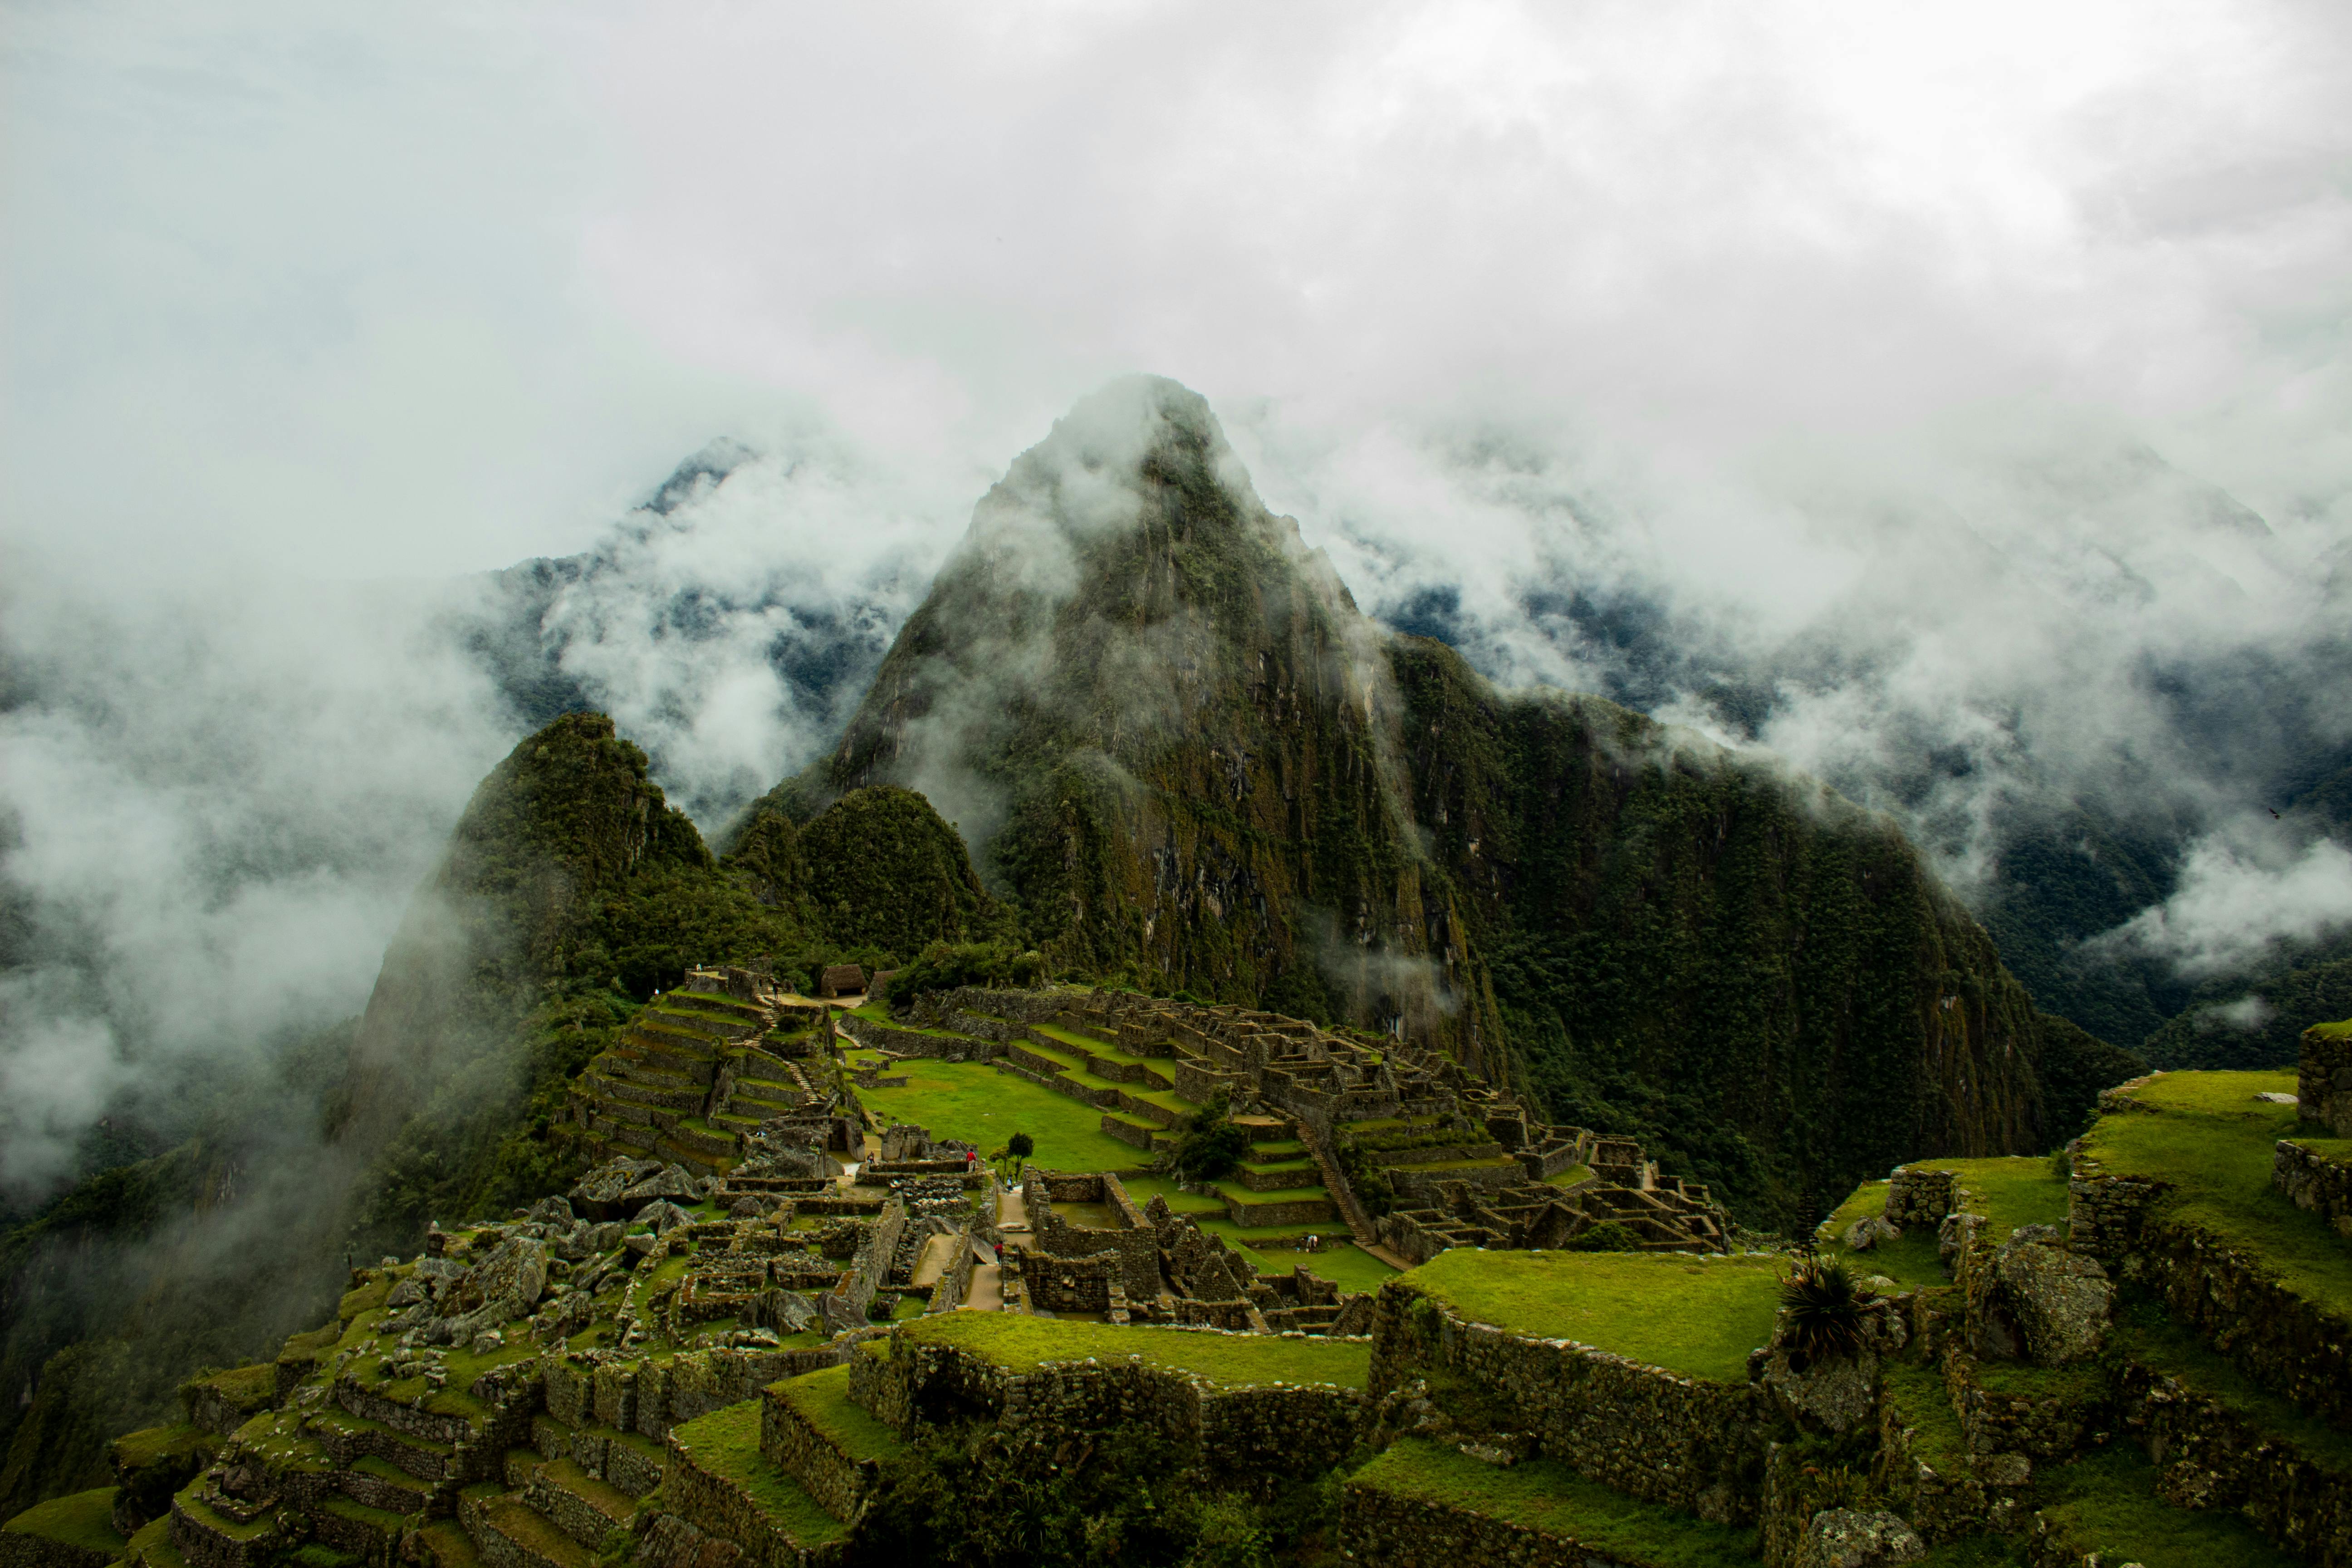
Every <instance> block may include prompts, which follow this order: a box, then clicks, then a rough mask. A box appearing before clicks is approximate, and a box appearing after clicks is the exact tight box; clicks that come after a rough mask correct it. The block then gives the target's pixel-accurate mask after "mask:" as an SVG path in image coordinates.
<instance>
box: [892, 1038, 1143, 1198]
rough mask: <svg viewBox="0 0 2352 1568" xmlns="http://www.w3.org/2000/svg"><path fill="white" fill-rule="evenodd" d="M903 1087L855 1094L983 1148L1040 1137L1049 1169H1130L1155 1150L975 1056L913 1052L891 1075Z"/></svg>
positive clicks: (1090, 1111)
mask: <svg viewBox="0 0 2352 1568" xmlns="http://www.w3.org/2000/svg"><path fill="white" fill-rule="evenodd" d="M900 1072H903V1073H905V1074H906V1075H907V1086H906V1087H905V1088H904V1089H859V1090H858V1091H857V1098H858V1099H859V1100H861V1101H862V1102H863V1103H864V1104H865V1106H866V1109H867V1110H871V1111H873V1112H874V1113H875V1114H876V1115H877V1116H879V1117H881V1118H882V1119H883V1120H884V1121H911V1122H913V1123H914V1124H915V1125H917V1126H919V1127H928V1128H929V1129H930V1132H931V1136H932V1137H934V1138H961V1139H964V1140H966V1141H967V1142H972V1143H976V1144H978V1145H979V1146H980V1149H981V1152H982V1153H986V1152H988V1151H989V1150H992V1149H999V1148H1002V1147H1003V1145H1004V1141H1005V1140H1006V1139H1007V1138H1010V1137H1011V1136H1012V1135H1013V1133H1015V1132H1026V1133H1028V1134H1029V1135H1030V1137H1032V1138H1034V1139H1035V1140H1036V1141H1037V1152H1036V1153H1034V1155H1032V1156H1031V1159H1032V1160H1034V1162H1035V1163H1037V1164H1038V1165H1040V1166H1043V1167H1044V1168H1045V1169H1046V1170H1051V1171H1127V1170H1133V1169H1135V1168H1137V1167H1138V1166H1140V1165H1143V1164H1145V1163H1148V1162H1149V1160H1150V1156H1149V1155H1147V1154H1145V1153H1144V1152H1143V1151H1142V1150H1140V1149H1138V1148H1136V1147H1134V1146H1133V1145H1132V1144H1128V1143H1122V1142H1119V1141H1118V1139H1116V1138H1113V1137H1111V1136H1110V1135H1109V1134H1108V1133H1106V1132H1105V1131H1103V1130H1102V1112H1101V1111H1099V1110H1096V1109H1095V1108H1094V1107H1093V1106H1091V1105H1083V1104H1081V1103H1079V1102H1078V1101H1077V1100H1072V1099H1071V1098H1069V1096H1067V1095H1064V1094H1056V1093H1055V1092H1054V1091H1053V1090H1052V1089H1044V1088H1041V1087H1039V1086H1038V1085H1036V1084H1034V1083H1031V1082H1030V1081H1029V1080H1028V1079H1021V1078H1015V1077H1013V1075H1012V1074H1011V1073H1005V1072H998V1071H997V1070H996V1069H995V1068H991V1067H987V1066H983V1065H982V1064H980V1063H976V1062H940V1061H930V1060H927V1059H924V1058H908V1060H906V1061H904V1062H902V1063H900V1064H899V1065H898V1068H896V1069H894V1071H893V1072H892V1074H891V1076H892V1077H894V1078H895V1077H897V1076H898V1073H900Z"/></svg>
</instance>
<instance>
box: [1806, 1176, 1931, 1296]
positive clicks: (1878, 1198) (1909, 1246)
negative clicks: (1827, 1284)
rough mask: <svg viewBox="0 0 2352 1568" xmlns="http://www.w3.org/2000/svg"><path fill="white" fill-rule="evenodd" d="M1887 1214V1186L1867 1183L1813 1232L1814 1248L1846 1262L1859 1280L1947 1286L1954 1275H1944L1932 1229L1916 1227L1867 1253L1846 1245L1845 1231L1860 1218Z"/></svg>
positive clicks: (1824, 1255)
mask: <svg viewBox="0 0 2352 1568" xmlns="http://www.w3.org/2000/svg"><path fill="white" fill-rule="evenodd" d="M1885 1212H1886V1184H1885V1182H1883V1181H1879V1182H1864V1184H1862V1185H1861V1186H1859V1187H1856V1188H1855V1189H1854V1193H1853V1196H1852V1197H1850V1198H1848V1199H1846V1201H1845V1202H1844V1203H1843V1204H1841V1205H1838V1207H1837V1210H1836V1212H1835V1213H1833V1214H1832V1215H1830V1217H1829V1218H1827V1219H1825V1220H1823V1221H1822V1223H1821V1225H1820V1226H1819V1227H1818V1228H1817V1229H1816V1230H1815V1231H1814V1233H1813V1235H1814V1245H1815V1246H1816V1247H1818V1248H1819V1249H1820V1251H1821V1253H1822V1256H1823V1257H1825V1258H1840V1259H1842V1260H1843V1262H1844V1263H1845V1265H1846V1267H1847V1268H1851V1269H1852V1270H1853V1272H1854V1274H1855V1275H1856V1276H1857V1277H1860V1278H1864V1279H1867V1278H1868V1277H1869V1276H1871V1275H1873V1274H1883V1275H1885V1277H1886V1278H1887V1279H1892V1280H1894V1281H1895V1283H1896V1284H1897V1285H1904V1286H1915V1285H1916V1286H1937V1285H1948V1284H1949V1283H1950V1282H1951V1276H1950V1275H1949V1274H1948V1273H1946V1272H1945V1269H1944V1265H1943V1261H1942V1259H1941V1258H1940V1257H1939V1256H1938V1254H1937V1245H1936V1231H1935V1228H1934V1227H1933V1226H1921V1225H1915V1226H1911V1227H1909V1228H1908V1229H1906V1231H1904V1233H1903V1235H1902V1236H1901V1237H1899V1238H1897V1239H1896V1240H1894V1241H1882V1242H1880V1243H1879V1244H1878V1245H1877V1246H1875V1247H1872V1248H1871V1249H1870V1250H1869V1251H1867V1252H1856V1251H1854V1250H1853V1248H1852V1247H1848V1246H1846V1244H1845V1233H1846V1228H1847V1227H1848V1226H1851V1225H1853V1223H1854V1221H1856V1220H1859V1219H1867V1218H1869V1217H1870V1216H1872V1215H1883V1214H1885Z"/></svg>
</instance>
